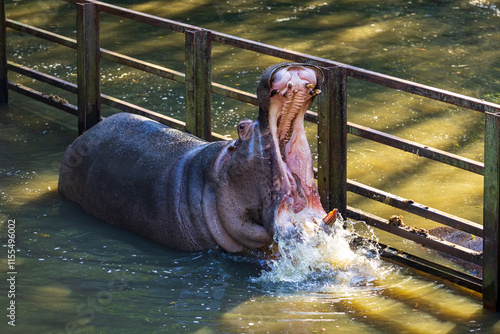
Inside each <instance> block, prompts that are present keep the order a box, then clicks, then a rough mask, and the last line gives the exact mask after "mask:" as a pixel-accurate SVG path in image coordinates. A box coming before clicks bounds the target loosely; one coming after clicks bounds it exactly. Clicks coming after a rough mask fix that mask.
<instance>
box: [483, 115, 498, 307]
mask: <svg viewBox="0 0 500 334" xmlns="http://www.w3.org/2000/svg"><path fill="white" fill-rule="evenodd" d="M483 210H484V212H483V225H484V226H483V229H484V238H483V262H484V265H483V306H484V307H485V308H488V309H491V310H495V311H500V281H499V279H500V246H499V241H500V229H499V227H498V219H499V210H500V113H488V112H487V113H485V135H484V206H483Z"/></svg>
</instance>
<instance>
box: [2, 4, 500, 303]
mask: <svg viewBox="0 0 500 334" xmlns="http://www.w3.org/2000/svg"><path fill="white" fill-rule="evenodd" d="M65 1H67V2H71V3H74V4H76V7H77V28H78V29H77V39H76V40H74V39H71V38H68V37H65V36H61V35H58V34H54V33H52V32H49V31H46V30H43V29H39V28H35V27H32V26H29V25H25V24H22V23H19V22H16V21H13V20H10V19H5V8H4V1H0V3H1V8H0V9H1V11H2V13H1V15H2V17H1V19H0V21H1V22H0V29H1V31H0V32H1V35H2V38H1V40H0V53H1V55H0V62H1V64H0V74H1V78H0V103H7V101H8V98H7V97H8V91H7V90H8V89H11V90H13V91H16V92H18V93H20V94H23V95H26V96H29V97H31V98H34V99H36V100H38V101H41V102H44V103H47V104H49V105H51V106H54V107H56V108H59V109H61V110H63V111H66V112H69V113H71V114H73V115H76V116H78V126H79V132H80V133H82V132H84V131H85V130H87V129H88V128H90V127H91V126H93V125H94V124H96V123H97V122H98V121H99V119H100V104H101V103H103V104H106V105H109V106H111V107H114V108H116V109H119V110H122V111H126V112H131V113H136V114H140V115H144V116H147V117H149V118H152V119H154V120H156V121H158V122H161V123H163V124H166V125H168V126H171V127H174V128H177V129H180V130H183V131H187V132H190V133H192V134H194V135H196V136H198V137H200V138H203V139H206V140H219V139H225V138H224V137H223V136H221V135H218V134H216V133H213V132H212V131H211V128H212V127H211V106H212V93H215V94H219V95H222V96H225V97H228V98H231V99H236V100H239V101H243V102H246V103H250V104H254V105H257V98H256V96H255V95H254V94H250V93H247V92H244V91H241V90H237V89H233V88H230V87H227V86H224V85H221V84H218V83H215V82H212V79H211V57H212V44H213V43H220V44H225V45H229V46H232V47H236V48H240V49H245V50H250V51H254V52H257V53H261V54H265V55H270V56H274V57H278V58H281V59H284V60H287V61H292V62H304V63H310V64H314V65H318V66H321V67H322V68H323V70H324V73H325V81H324V83H323V88H322V90H323V94H322V95H320V96H319V98H318V112H317V113H314V112H310V111H308V112H307V114H306V120H307V121H310V122H315V123H317V124H318V170H317V178H318V189H319V191H320V196H321V199H322V204H323V205H324V207H325V208H326V209H332V208H334V207H336V208H338V209H339V210H340V212H341V213H342V214H343V215H344V217H349V218H352V219H355V220H362V221H365V222H366V223H367V224H369V225H371V226H374V227H376V228H379V229H382V230H384V231H387V232H390V233H392V234H395V235H398V236H400V237H403V238H406V239H409V240H413V241H415V242H417V243H420V244H423V245H425V246H427V247H430V248H434V249H436V250H438V251H440V252H445V253H448V254H450V255H452V256H454V257H456V258H460V259H463V260H466V261H469V262H472V263H475V264H478V265H482V266H483V279H482V280H481V279H480V278H477V277H475V276H472V275H469V274H466V273H463V272H460V271H457V270H453V269H450V268H447V267H445V266H441V265H438V264H436V263H432V262H430V261H428V260H425V259H422V258H419V257H416V256H414V255H411V254H407V253H401V252H395V251H394V252H393V251H391V249H390V248H387V249H388V250H387V251H386V252H385V256H387V257H390V258H392V259H394V260H396V261H399V262H403V263H405V264H408V265H411V266H414V267H417V268H419V269H421V270H424V271H427V272H429V273H432V274H435V275H439V276H441V277H444V278H447V279H449V280H452V281H454V282H456V283H458V284H460V285H463V286H466V287H469V288H471V289H474V290H476V291H482V292H483V304H484V306H485V307H487V308H491V309H500V282H499V277H500V273H499V270H500V266H499V261H500V258H499V253H500V252H499V243H498V241H499V234H500V230H499V228H498V217H499V212H500V172H499V163H500V161H499V160H500V105H497V104H494V103H490V102H486V101H483V100H479V99H475V98H471V97H468V96H464V95H460V94H456V93H453V92H449V91H445V90H441V89H438V88H435V87H431V86H426V85H421V84H417V83H414V82H411V81H407V80H403V79H399V78H396V77H391V76H388V75H384V74H380V73H376V72H372V71H368V70H365V69H361V68H357V67H353V66H349V65H346V64H342V63H339V62H335V61H331V60H328V59H324V58H319V57H315V56H310V55H307V54H303V53H299V52H294V51H290V50H285V49H282V48H278V47H275V46H272V45H267V44H263V43H259V42H255V41H251V40H248V39H243V38H238V37H235V36H231V35H227V34H223V33H220V32H216V31H211V30H207V29H202V28H199V27H196V26H192V25H188V24H184V23H180V22H176V21H172V20H168V19H164V18H160V17H156V16H152V15H148V14H144V13H140V12H136V11H133V10H129V9H125V8H121V7H117V6H114V5H110V4H107V3H103V2H100V1H94V0H84V1H76V0H65ZM100 12H105V13H108V14H112V15H117V16H120V17H122V18H127V19H131V20H135V21H138V22H142V23H146V24H150V25H153V26H156V27H160V28H164V29H168V30H171V31H174V32H178V33H183V34H184V35H185V73H181V72H178V71H174V70H172V69H168V68H165V67H162V66H159V65H156V64H152V63H149V62H146V61H142V60H139V59H136V58H132V57H129V56H125V55H122V54H119V53H116V52H112V51H109V50H105V49H102V48H100V45H99V44H100V43H99V13H100ZM6 28H12V29H15V30H18V31H22V32H25V33H27V34H30V35H33V36H37V37H40V38H43V39H45V40H48V41H51V42H54V43H57V44H61V45H64V46H67V47H69V48H72V49H76V50H77V58H78V59H77V60H78V61H77V63H78V66H77V67H78V84H77V85H75V84H72V83H70V82H67V81H64V80H61V79H58V78H56V77H53V76H50V75H48V74H45V73H41V72H38V71H35V70H32V69H29V68H27V67H24V66H21V65H18V64H15V63H13V62H8V61H7V56H6ZM100 59H107V60H111V61H113V62H115V63H119V64H123V65H127V66H130V67H133V68H135V69H139V70H141V71H144V72H147V73H151V74H154V75H157V76H160V77H163V78H167V79H170V80H174V81H176V82H179V83H183V84H185V87H186V122H181V121H179V120H176V119H174V118H171V117H167V116H165V115H162V114H160V113H158V112H154V111H151V110H148V109H146V108H142V107H139V106H137V105H133V104H131V103H127V102H124V101H121V100H119V99H116V98H113V97H110V96H107V95H104V94H101V93H100V75H99V73H100ZM7 70H9V71H14V72H17V73H20V74H23V75H25V76H28V77H30V78H33V79H36V80H39V81H42V82H45V83H48V84H50V85H53V86H55V87H58V88H61V89H64V90H66V91H69V92H71V93H76V94H78V106H74V105H71V104H69V103H67V102H66V101H61V100H59V99H55V98H54V97H53V96H50V95H45V94H43V93H40V92H37V91H35V90H33V89H30V88H28V87H25V86H23V85H20V84H17V83H13V82H8V80H7ZM348 78H353V79H357V80H363V81H367V82H370V83H373V84H377V85H382V86H386V87H389V88H392V89H397V90H400V91H404V92H408V93H412V94H416V95H419V96H422V97H425V98H428V99H432V100H437V101H441V102H445V103H449V104H453V105H456V106H460V107H463V108H466V109H471V110H475V111H478V112H482V113H484V115H485V144H484V147H485V148H484V155H485V159H484V161H485V162H484V164H483V163H480V162H477V161H474V160H470V159H466V158H464V157H461V156H459V155H455V154H450V153H448V152H445V151H442V150H438V149H436V148H432V147H428V146H426V145H422V144H419V143H416V142H412V141H408V140H405V139H402V138H399V137H396V136H393V135H390V134H387V133H384V132H380V131H377V130H374V129H370V128H367V127H364V126H361V125H357V124H353V123H350V122H348V121H347V81H348ZM347 134H352V135H355V136H359V137H362V138H364V139H368V140H372V141H375V142H378V143H381V144H384V145H388V146H391V147H394V148H397V149H400V150H403V151H406V152H411V153H413V154H416V155H418V156H422V157H426V158H429V159H432V160H435V161H439V162H441V163H444V164H448V165H450V166H454V167H457V168H461V169H464V170H466V171H469V172H471V173H476V174H480V175H483V176H484V214H483V224H482V225H481V224H478V223H476V222H472V221H468V220H466V219H463V218H460V217H456V216H454V215H451V214H449V213H445V212H442V211H439V210H436V209H434V208H431V207H428V206H426V205H424V204H420V203H416V202H414V201H412V200H408V199H405V198H402V197H399V196H396V195H394V194H390V193H387V192H384V191H381V190H379V189H375V188H372V187H369V186H366V185H363V184H360V183H358V182H355V181H352V180H348V179H347ZM347 192H352V193H355V194H358V195H361V196H364V197H367V198H370V199H373V200H376V201H379V202H383V203H385V204H388V205H391V206H393V207H395V208H399V209H402V210H404V211H407V212H410V213H412V214H415V215H418V216H420V217H424V218H427V219H431V220H433V221H436V222H439V223H441V224H445V225H448V226H451V227H454V228H457V229H460V230H462V231H465V232H467V233H471V234H473V235H476V236H479V237H483V240H484V247H483V252H476V251H473V250H470V249H467V248H464V247H461V246H459V245H456V244H452V243H449V242H446V241H443V240H442V239H439V238H436V237H433V236H423V235H420V234H418V233H415V232H412V231H409V230H407V229H404V228H402V227H398V226H394V225H392V224H389V222H388V221H387V220H386V219H383V218H380V217H377V216H374V215H372V214H369V213H367V212H363V211H361V210H359V209H356V208H353V207H350V206H348V205H347Z"/></svg>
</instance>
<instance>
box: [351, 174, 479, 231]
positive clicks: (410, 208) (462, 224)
mask: <svg viewBox="0 0 500 334" xmlns="http://www.w3.org/2000/svg"><path fill="white" fill-rule="evenodd" d="M347 190H348V191H351V192H353V193H355V194H358V195H361V196H364V197H366V198H370V199H373V200H375V201H378V202H381V203H384V204H387V205H390V206H393V207H395V208H398V209H401V210H404V211H407V212H411V213H413V214H416V215H418V216H420V217H424V218H427V219H431V220H434V221H436V222H438V223H441V224H445V225H448V226H451V227H454V228H456V229H459V230H462V231H464V232H467V233H470V234H474V235H477V236H479V237H483V226H482V225H480V224H477V223H474V222H472V221H470V220H467V219H463V218H460V217H457V216H454V215H451V214H449V213H446V212H443V211H439V210H436V209H434V208H430V207H428V206H426V205H424V204H420V203H416V202H415V201H413V200H411V199H406V198H403V197H399V196H396V195H394V194H391V193H388V192H385V191H382V190H379V189H376V188H372V187H369V186H367V185H364V184H361V183H358V182H356V181H352V180H347Z"/></svg>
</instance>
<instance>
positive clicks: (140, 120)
mask: <svg viewBox="0 0 500 334" xmlns="http://www.w3.org/2000/svg"><path fill="white" fill-rule="evenodd" d="M239 127H240V128H243V129H242V130H241V131H240V134H241V138H240V139H238V140H237V141H231V142H215V143H206V142H204V141H202V140H199V139H197V138H196V137H193V136H191V135H189V134H186V133H183V132H180V131H177V130H174V129H171V128H169V127H166V126H164V125H162V124H160V123H157V122H154V121H152V120H149V119H147V118H144V117H142V116H137V115H132V114H125V113H123V114H117V115H113V116H111V117H108V118H106V119H105V120H104V121H101V122H100V123H98V124H97V125H96V126H94V127H93V128H92V129H90V130H89V131H87V132H86V133H85V134H84V135H82V136H80V137H79V138H77V139H76V140H75V142H74V143H73V144H72V145H71V146H70V147H69V148H68V150H67V152H66V154H65V155H64V157H63V160H62V164H61V171H60V178H59V192H60V193H61V194H62V195H63V197H65V198H67V199H69V200H72V201H75V202H77V203H79V204H80V205H81V206H82V207H83V208H84V209H85V210H86V211H87V212H89V213H90V214H92V215H94V216H95V217H97V218H99V219H101V220H104V221H106V222H109V223H111V224H113V225H116V226H119V227H123V228H126V229H129V230H131V231H134V232H136V233H138V234H141V235H144V236H146V237H148V238H151V239H153V240H155V241H157V242H159V243H161V244H164V245H166V246H168V247H172V248H176V249H181V250H200V249H206V248H210V247H214V246H216V245H220V246H222V247H223V248H224V249H226V250H228V251H242V250H244V249H245V248H256V247H261V246H263V245H265V244H268V243H270V242H271V236H270V235H269V234H268V233H267V230H266V229H265V228H264V227H262V225H265V226H266V227H267V228H271V226H272V223H273V218H274V211H275V209H276V206H277V201H276V200H273V199H272V197H273V196H275V194H273V192H272V183H273V180H272V178H271V177H272V175H273V172H272V156H270V155H267V156H266V153H267V152H266V149H265V147H263V145H262V144H263V143H265V137H266V136H265V135H264V136H261V135H260V132H259V129H258V123H257V122H250V121H242V122H240V124H239ZM255 141H258V143H255ZM267 146H269V145H268V144H267ZM232 150H234V152H233V153H230V151H232ZM267 151H269V153H270V154H272V151H271V150H269V149H267ZM214 225H215V227H214V228H213V229H212V231H211V230H210V226H214ZM220 225H222V226H220ZM252 226H253V227H254V228H252ZM217 228H218V229H219V230H217ZM228 233H229V234H230V237H229V235H228Z"/></svg>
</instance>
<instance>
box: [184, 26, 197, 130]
mask: <svg viewBox="0 0 500 334" xmlns="http://www.w3.org/2000/svg"><path fill="white" fill-rule="evenodd" d="M184 39H185V43H184V44H185V46H184V52H185V72H186V73H185V84H186V87H185V89H186V103H185V112H186V131H187V132H189V133H191V134H193V135H196V103H195V96H194V85H195V72H196V69H195V60H194V58H195V55H194V53H195V51H194V48H195V46H194V44H195V42H194V39H195V33H194V31H192V30H187V31H186V32H185V34H184Z"/></svg>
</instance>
